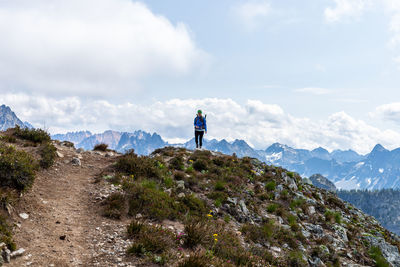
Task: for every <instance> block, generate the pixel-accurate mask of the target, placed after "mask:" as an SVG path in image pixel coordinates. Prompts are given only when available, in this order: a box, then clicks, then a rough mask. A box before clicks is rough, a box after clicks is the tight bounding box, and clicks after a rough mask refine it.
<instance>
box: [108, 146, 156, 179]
mask: <svg viewBox="0 0 400 267" xmlns="http://www.w3.org/2000/svg"><path fill="white" fill-rule="evenodd" d="M115 168H116V170H117V171H119V172H122V173H125V174H128V175H131V174H133V175H135V177H137V178H140V177H142V178H155V179H159V180H160V179H161V177H162V174H161V171H160V168H159V167H158V164H157V161H156V160H155V159H153V158H149V157H145V156H141V157H139V156H138V155H136V154H135V152H134V151H133V150H129V151H128V152H126V153H125V154H124V155H123V156H122V157H120V158H119V159H118V161H117V163H116V164H115Z"/></svg>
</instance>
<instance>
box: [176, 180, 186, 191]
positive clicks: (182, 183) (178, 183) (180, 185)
mask: <svg viewBox="0 0 400 267" xmlns="http://www.w3.org/2000/svg"><path fill="white" fill-rule="evenodd" d="M176 187H177V188H178V189H182V190H184V189H185V181H176Z"/></svg>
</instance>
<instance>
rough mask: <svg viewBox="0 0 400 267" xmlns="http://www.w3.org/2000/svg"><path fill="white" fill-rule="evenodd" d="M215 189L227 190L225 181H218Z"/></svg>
mask: <svg viewBox="0 0 400 267" xmlns="http://www.w3.org/2000/svg"><path fill="white" fill-rule="evenodd" d="M214 189H215V190H217V191H224V190H225V183H224V182H222V181H217V182H216V183H215V185H214Z"/></svg>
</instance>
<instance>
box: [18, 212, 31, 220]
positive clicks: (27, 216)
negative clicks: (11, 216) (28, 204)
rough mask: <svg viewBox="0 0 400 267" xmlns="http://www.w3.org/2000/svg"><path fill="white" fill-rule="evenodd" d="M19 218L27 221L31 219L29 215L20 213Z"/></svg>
mask: <svg viewBox="0 0 400 267" xmlns="http://www.w3.org/2000/svg"><path fill="white" fill-rule="evenodd" d="M19 217H21V218H22V219H24V220H26V219H28V218H29V215H28V214H26V213H20V214H19Z"/></svg>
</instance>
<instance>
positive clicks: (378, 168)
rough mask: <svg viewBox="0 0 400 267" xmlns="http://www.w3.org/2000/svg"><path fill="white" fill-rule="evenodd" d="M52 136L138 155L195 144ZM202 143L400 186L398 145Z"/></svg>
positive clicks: (377, 185) (138, 136) (126, 136)
mask: <svg viewBox="0 0 400 267" xmlns="http://www.w3.org/2000/svg"><path fill="white" fill-rule="evenodd" d="M53 138H54V139H58V140H68V141H71V142H73V143H74V144H75V145H76V147H82V148H85V149H92V148H93V146H94V145H96V144H98V143H107V144H108V145H109V147H110V148H111V149H115V150H117V151H120V152H124V151H126V150H128V149H132V148H133V149H135V151H136V153H138V154H140V155H148V154H150V153H151V152H152V151H154V150H155V149H157V148H162V147H164V146H167V145H172V146H181V147H185V148H188V149H194V148H195V142H194V140H193V139H191V140H189V141H188V142H186V143H183V144H169V143H168V142H166V141H164V140H163V139H162V138H161V136H160V135H158V134H156V133H153V134H150V133H147V132H144V131H135V132H134V133H121V132H116V131H106V132H104V133H101V134H91V133H90V132H76V133H67V134H64V135H54V136H53ZM203 147H204V148H205V149H208V150H211V151H218V152H222V153H224V154H233V153H235V154H236V155H237V156H238V157H244V156H249V157H254V158H258V159H260V160H262V161H264V162H267V163H269V164H273V165H276V166H282V167H284V168H286V169H289V170H292V171H295V172H298V173H299V174H300V175H302V176H304V177H310V176H312V175H313V174H321V175H323V176H324V177H327V178H328V179H329V180H330V181H332V182H333V183H334V184H335V185H336V187H337V188H338V189H381V188H400V148H399V149H395V150H393V151H389V150H387V149H385V148H384V147H383V146H381V145H377V146H376V147H375V148H374V149H373V150H372V151H371V153H369V154H367V155H359V154H358V153H357V152H355V151H353V150H346V151H343V150H335V151H333V152H329V151H327V150H326V149H324V148H322V147H319V148H316V149H314V150H307V149H295V148H292V147H289V146H287V145H283V144H279V143H275V144H272V145H271V146H269V147H268V148H267V149H265V150H255V149H253V148H252V147H251V146H249V145H248V144H247V143H246V142H245V141H243V140H235V141H233V142H228V141H226V140H225V139H223V140H220V141H219V140H215V139H213V140H207V139H205V140H204V144H203Z"/></svg>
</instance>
